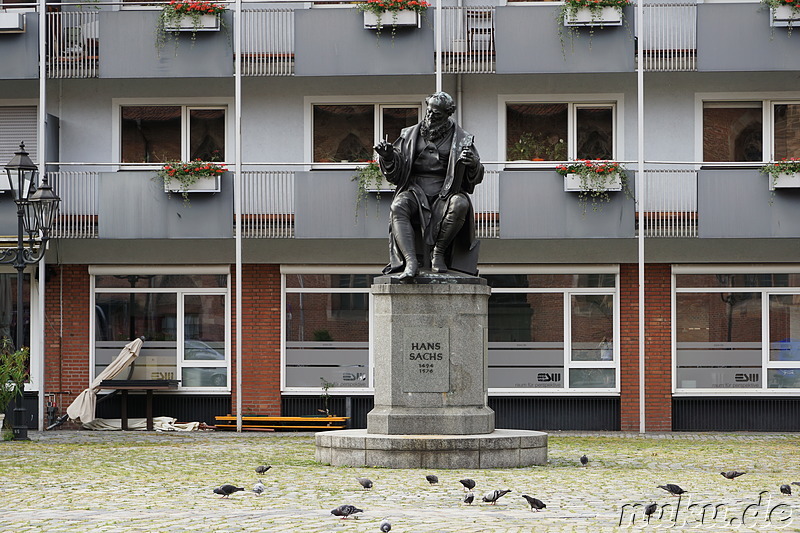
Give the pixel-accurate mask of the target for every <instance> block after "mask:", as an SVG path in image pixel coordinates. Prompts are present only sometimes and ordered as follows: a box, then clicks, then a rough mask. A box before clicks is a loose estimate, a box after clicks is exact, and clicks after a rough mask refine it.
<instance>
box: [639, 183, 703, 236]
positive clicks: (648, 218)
mask: <svg viewBox="0 0 800 533" xmlns="http://www.w3.org/2000/svg"><path fill="white" fill-rule="evenodd" d="M644 179H645V196H644V198H639V204H638V205H639V213H638V217H639V228H640V231H644V236H645V237H697V218H698V217H697V171H695V170H646V171H645V175H644Z"/></svg>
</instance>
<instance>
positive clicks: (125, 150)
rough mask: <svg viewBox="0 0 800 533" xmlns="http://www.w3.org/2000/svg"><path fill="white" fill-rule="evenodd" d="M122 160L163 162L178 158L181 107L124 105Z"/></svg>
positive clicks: (126, 161)
mask: <svg viewBox="0 0 800 533" xmlns="http://www.w3.org/2000/svg"><path fill="white" fill-rule="evenodd" d="M121 144H122V146H121V154H122V162H123V163H163V162H165V161H174V160H178V159H181V107H180V106H123V107H122V132H121Z"/></svg>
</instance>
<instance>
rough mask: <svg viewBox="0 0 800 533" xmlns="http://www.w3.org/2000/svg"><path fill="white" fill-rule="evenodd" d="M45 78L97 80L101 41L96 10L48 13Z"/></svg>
mask: <svg viewBox="0 0 800 533" xmlns="http://www.w3.org/2000/svg"><path fill="white" fill-rule="evenodd" d="M47 40H48V42H49V43H50V44H49V48H48V49H47V76H48V77H50V78H96V77H97V70H98V69H97V64H98V59H99V55H98V54H99V49H100V39H99V31H98V12H97V11H61V12H54V13H48V14H47Z"/></svg>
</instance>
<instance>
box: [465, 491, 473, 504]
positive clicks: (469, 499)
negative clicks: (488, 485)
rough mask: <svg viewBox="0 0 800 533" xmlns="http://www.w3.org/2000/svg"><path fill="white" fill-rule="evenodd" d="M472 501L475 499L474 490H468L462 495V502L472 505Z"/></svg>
mask: <svg viewBox="0 0 800 533" xmlns="http://www.w3.org/2000/svg"><path fill="white" fill-rule="evenodd" d="M473 501H475V493H474V492H468V493H467V494H466V495H465V496H464V503H466V504H467V505H472V502H473Z"/></svg>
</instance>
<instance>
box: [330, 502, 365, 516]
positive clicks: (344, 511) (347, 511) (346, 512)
mask: <svg viewBox="0 0 800 533" xmlns="http://www.w3.org/2000/svg"><path fill="white" fill-rule="evenodd" d="M363 512H364V510H363V509H359V508H358V507H356V506H355V505H349V504H344V505H340V506H339V507H337V508H336V509H333V510H332V511H331V514H332V515H333V516H341V517H342V519H345V518H347V517H348V516H350V515H351V514H356V513H363ZM356 518H357V517H356Z"/></svg>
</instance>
